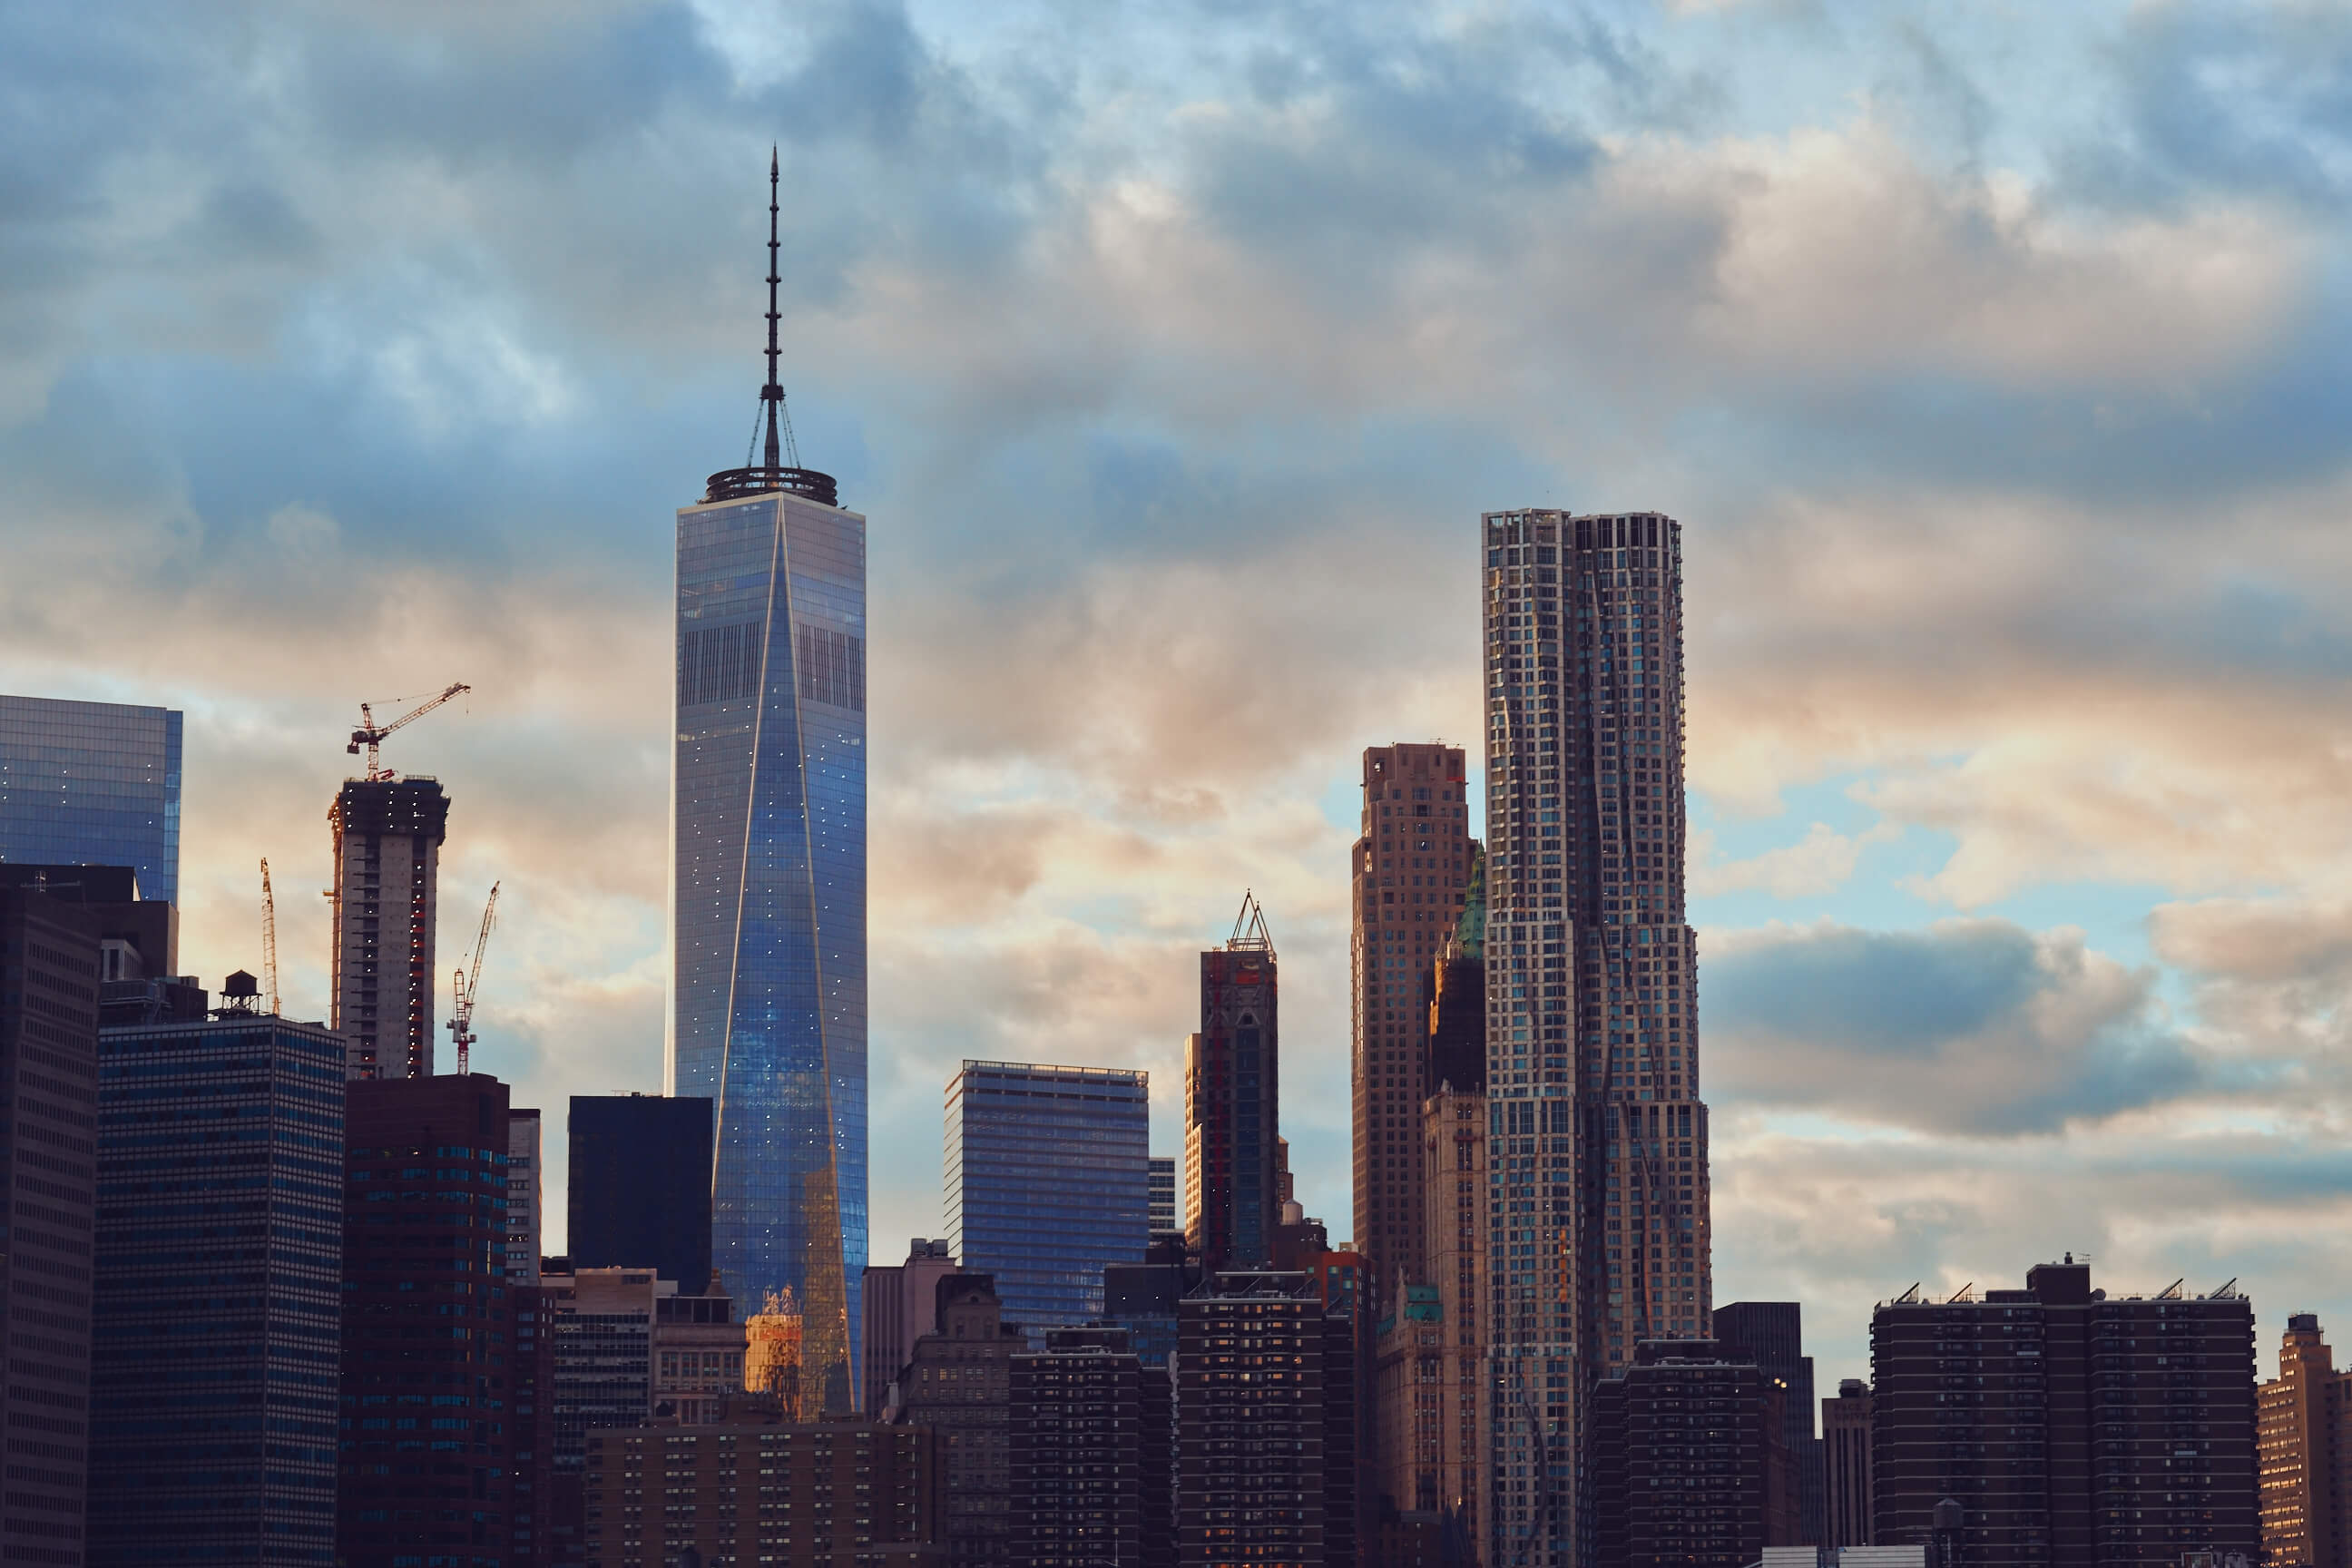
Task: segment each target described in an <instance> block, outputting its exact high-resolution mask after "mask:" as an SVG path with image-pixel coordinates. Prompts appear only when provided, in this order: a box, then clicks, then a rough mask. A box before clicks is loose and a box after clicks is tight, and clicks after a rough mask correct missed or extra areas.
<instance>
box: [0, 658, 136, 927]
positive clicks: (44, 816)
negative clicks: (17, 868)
mask: <svg viewBox="0 0 2352 1568" xmlns="http://www.w3.org/2000/svg"><path fill="white" fill-rule="evenodd" d="M0 860H30V861H49V862H56V863H59V864H64V865H80V864H94V865H105V866H129V867H131V868H134V869H136V870H137V871H138V873H139V889H140V891H141V893H142V895H144V896H145V897H147V898H150V899H162V900H164V901H166V902H168V903H177V902H178V901H179V899H180V715H179V714H178V713H176V712H174V711H173V710H171V709H168V708H134V707H130V706H127V705H125V704H123V703H120V702H60V701H55V700H50V699H47V698H41V697H0Z"/></svg>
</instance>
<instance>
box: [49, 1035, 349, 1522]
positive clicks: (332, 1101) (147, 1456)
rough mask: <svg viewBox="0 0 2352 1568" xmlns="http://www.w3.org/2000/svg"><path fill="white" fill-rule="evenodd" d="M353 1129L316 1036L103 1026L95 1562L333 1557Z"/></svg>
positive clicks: (94, 1381)
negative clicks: (348, 1133)
mask: <svg viewBox="0 0 2352 1568" xmlns="http://www.w3.org/2000/svg"><path fill="white" fill-rule="evenodd" d="M342 1136H343V1042H342V1040H341V1038H340V1037H338V1036H336V1035H335V1034H333V1033H332V1032H331V1031H330V1030H328V1029H327V1028H326V1027H325V1026H322V1025H318V1024H297V1023H294V1022H291V1021H290V1020H288V1019H285V1018H279V1017H275V1016H270V1015H268V1014H263V1013H258V1012H245V1013H236V1012H227V1011H224V1012H223V1013H222V1014H221V1015H220V1016H216V1017H215V1018H211V1019H206V1020H204V1021H201V1022H189V1023H163V1024H156V1025H152V1026H130V1027H124V1028H110V1029H106V1030H104V1031H102V1032H101V1034H100V1038H99V1079H98V1226H97V1234H96V1237H95V1242H96V1245H95V1248H94V1252H93V1256H92V1259H91V1262H92V1265H93V1272H94V1279H93V1285H94V1295H95V1304H94V1307H93V1318H94V1322H93V1330H92V1336H91V1337H92V1371H91V1386H90V1468H89V1563H90V1564H91V1568H108V1565H112V1564H121V1565H122V1568H130V1565H131V1564H141V1565H146V1564H156V1563H253V1564H271V1565H276V1564H286V1565H292V1564H301V1563H331V1562H333V1561H334V1555H335V1421H336V1415H335V1382H336V1377H337V1367H338V1356H339V1345H340V1341H341V1331H340V1325H339V1322H338V1315H339V1313H340V1311H341V1300H340V1298H341V1283H342V1258H343V1238H342V1168H343V1166H342V1152H343V1151H342Z"/></svg>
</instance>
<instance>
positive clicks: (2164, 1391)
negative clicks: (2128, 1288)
mask: <svg viewBox="0 0 2352 1568" xmlns="http://www.w3.org/2000/svg"><path fill="white" fill-rule="evenodd" d="M2235 1285H2236V1282H2235V1281H2234V1280H2233V1281H2231V1284H2230V1285H2228V1286H2224V1287H2223V1288H2221V1289H2219V1290H2215V1291H2213V1292H2211V1293H2210V1294H2207V1295H2204V1296H2189V1295H2187V1294H2184V1293H2183V1291H2182V1290H2181V1289H2180V1287H2179V1285H2177V1284H2176V1285H2174V1286H2173V1287H2171V1288H2170V1289H2167V1290H2164V1291H2162V1292H2160V1293H2159V1294H2157V1295H2154V1296H2130V1297H2123V1298H2109V1297H2108V1296H2107V1295H2106V1293H2105V1291H2099V1290H2094V1289H2092V1288H2091V1270H2090V1267H2089V1265H2087V1264H2081V1263H2076V1262H2074V1260H2073V1259H2072V1258H2068V1259H2067V1260H2066V1261H2065V1262H2063V1263H2043V1264H2038V1265H2036V1266H2035V1267H2034V1268H2032V1269H2030V1270H2028V1271H2027V1273H2026V1277H2025V1289H2022V1290H2015V1289H2008V1290H2000V1289H1996V1290H1988V1291H1986V1292H1984V1294H1983V1295H1982V1296H1981V1297H1980V1298H1979V1297H1978V1296H1976V1295H1975V1294H1973V1293H1972V1292H1969V1291H1963V1292H1962V1293H1961V1294H1959V1295H1958V1296H1956V1297H1954V1298H1952V1299H1951V1300H1944V1301H1937V1300H1929V1299H1926V1298H1923V1297H1922V1296H1921V1295H1920V1293H1919V1291H1918V1289H1917V1288H1916V1287H1914V1288H1913V1289H1911V1290H1909V1291H1906V1293H1905V1294H1904V1295H1903V1296H1901V1297H1899V1298H1897V1299H1896V1300H1892V1301H1885V1302H1881V1303H1880V1304H1879V1307H1878V1310H1876V1312H1875V1313H1874V1314H1873V1316H1872V1319H1871V1327H1870V1342H1871V1352H1870V1356H1871V1398H1872V1411H1871V1461H1872V1484H1873V1488H1874V1506H1873V1508H1872V1510H1871V1511H1872V1530H1873V1533H1874V1535H1875V1536H1876V1538H1877V1542H1876V1543H1877V1544H1878V1545H1881V1546H1886V1545H1906V1544H1909V1543H1911V1542H1921V1541H1925V1540H1926V1539H1927V1534H1928V1531H1929V1530H1930V1528H1931V1524H1932V1520H1933V1514H1934V1510H1935V1508H1936V1505H1937V1503H1938V1502H1940V1501H1942V1500H1945V1499H1951V1500H1955V1501H1957V1502H1958V1504H1959V1505H1960V1507H1961V1508H1962V1510H1964V1512H1965V1519H1964V1521H1963V1522H1962V1526H1961V1536H1960V1551H1961V1554H1962V1557H1963V1559H1964V1560H1965V1561H1966V1562H1967V1563H1969V1568H2000V1565H2003V1564H2009V1563H2156V1562H2164V1563H2178V1562H2179V1561H2181V1560H2182V1556H2183V1554H2184V1553H2187V1552H2208V1551H2210V1552H2216V1553H2219V1554H2222V1555H2226V1554H2228V1553H2231V1552H2242V1553H2243V1554H2245V1555H2246V1557H2247V1558H2248V1559H2250V1560H2251V1559H2252V1557H2253V1555H2254V1553H2255V1552H2256V1550H2257V1549H2258V1547H2259V1544H2260V1541H2259V1531H2258V1530H2257V1528H2256V1521H2255V1448H2254V1343H2253V1334H2254V1330H2253V1321H2254V1315H2253V1306H2252V1303H2251V1302H2249V1301H2248V1300H2246V1298H2245V1297H2244V1296H2243V1295H2242V1294H2240V1293H2239V1292H2238V1291H2237V1289H2235Z"/></svg>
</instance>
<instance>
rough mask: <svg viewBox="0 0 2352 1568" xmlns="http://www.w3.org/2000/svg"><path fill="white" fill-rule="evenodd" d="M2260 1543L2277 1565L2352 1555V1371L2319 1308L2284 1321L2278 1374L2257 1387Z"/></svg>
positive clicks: (2340, 1563)
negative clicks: (2342, 1363) (2339, 1365)
mask: <svg viewBox="0 0 2352 1568" xmlns="http://www.w3.org/2000/svg"><path fill="white" fill-rule="evenodd" d="M2255 1394H2256V1401H2257V1402H2256V1415H2255V1419H2256V1423H2257V1426H2256V1446H2257V1449H2258V1457H2259V1458H2260V1461H2261V1487H2262V1526H2263V1551H2264V1552H2268V1553H2269V1558H2268V1561H2269V1562H2270V1563H2273V1565H2276V1568H2287V1565H2290V1564H2298V1563H2299V1564H2304V1565H2305V1568H2344V1563H2345V1560H2346V1559H2347V1557H2352V1550H2347V1548H2352V1518H2347V1513H2352V1431H2348V1430H2347V1426H2352V1373H2343V1372H2338V1371H2336V1358H2335V1356H2334V1354H2333V1353H2332V1352H2330V1351H2329V1350H2328V1348H2327V1341H2326V1337H2325V1336H2323V1335H2322V1334H2321V1333H2320V1331H2319V1316H2318V1314H2317V1313H2315V1312H2296V1313H2294V1314H2292V1315H2290V1316H2289V1317H2288V1319H2287V1321H2286V1337H2285V1338H2284V1340H2282V1341H2281V1342H2280V1343H2279V1374H2278V1376H2277V1377H2275V1378H2273V1380H2272V1381H2270V1382H2268V1383H2265V1384H2263V1385H2262V1387H2261V1388H2259V1389H2257V1390H2256V1391H2255Z"/></svg>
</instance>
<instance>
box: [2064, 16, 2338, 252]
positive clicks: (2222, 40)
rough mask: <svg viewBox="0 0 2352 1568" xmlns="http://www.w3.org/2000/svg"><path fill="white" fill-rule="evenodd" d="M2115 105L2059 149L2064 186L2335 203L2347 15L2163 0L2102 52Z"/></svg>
mask: <svg viewBox="0 0 2352 1568" xmlns="http://www.w3.org/2000/svg"><path fill="white" fill-rule="evenodd" d="M2109 61H2110V64H2111V66H2112V68H2113V70H2114V73H2115V81H2116V87H2117V89H2118V95H2119V98H2120V105H2119V108H2120V110H2121V112H2120V113H2119V114H2118V115H2117V116H2116V117H2115V119H2114V120H2113V121H2109V123H2110V124H2111V125H2113V126H2114V129H2113V130H2112V131H2109V132H2107V134H2105V135H2104V136H2102V137H2100V138H2097V139H2094V140H2085V141H2084V142H2081V143H2078V144H2076V145H2074V146H2073V147H2069V148H2066V149H2063V167H2064V168H2065V169H2066V171H2067V174H2068V180H2069V186H2070V191H2071V194H2073V195H2077V196H2080V197H2082V198H2084V199H2088V200H2101V201H2111V202H2116V203H2119V204H2128V205H2171V204H2175V203H2179V202H2180V201H2182V200H2184V199H2186V198H2187V197H2188V196H2189V195H2190V194H2191V193H2193V192H2196V191H2199V190H2213V189H2218V190H2223V191H2227V192H2230V193H2231V194H2232V195H2238V196H2244V195H2254V194H2261V195H2274V196H2281V197H2284V198H2287V199H2291V200H2294V201H2297V202H2305V203H2311V204H2315V205H2322V206H2325V207H2328V208H2337V207H2340V204H2341V202H2342V199H2343V195H2344V188H2345V181H2344V175H2343V169H2344V167H2345V161H2346V154H2347V151H2352V17H2347V16H2346V15H2345V13H2344V12H2343V10H2342V9H2341V8H2340V7H2336V6H2332V5H2316V4H2306V3H2295V0H2290V3H2288V4H2282V5H2261V6H2241V5H2226V4H2217V3H2214V0H2167V3H2165V4H2161V5H2140V6H2135V7H2133V8H2132V10H2131V11H2130V13H2129V14H2128V16H2127V17H2126V21H2125V23H2124V26H2123V27H2122V29H2121V31H2120V33H2119V35H2118V36H2117V37H2116V39H2115V40H2114V42H2113V43H2112V45H2111V46H2110V49H2109Z"/></svg>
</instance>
